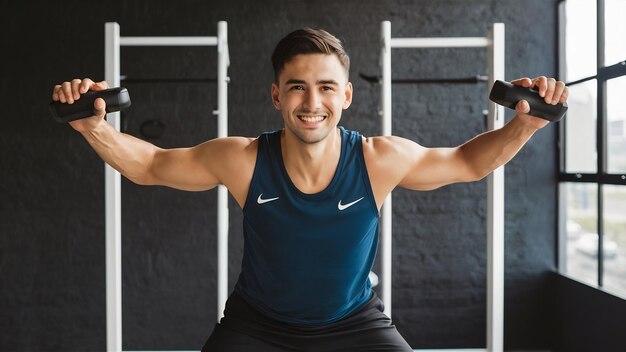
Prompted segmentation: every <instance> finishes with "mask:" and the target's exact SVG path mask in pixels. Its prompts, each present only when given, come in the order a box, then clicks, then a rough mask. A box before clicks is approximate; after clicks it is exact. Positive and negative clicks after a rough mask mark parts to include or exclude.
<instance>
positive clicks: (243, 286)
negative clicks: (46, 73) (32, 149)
mask: <svg viewBox="0 0 626 352" xmlns="http://www.w3.org/2000/svg"><path fill="white" fill-rule="evenodd" d="M272 63H273V66H274V73H275V81H274V84H272V100H273V103H274V106H275V107H276V109H277V110H279V111H281V113H282V117H283V121H284V126H285V127H284V129H282V130H280V131H276V132H272V133H264V134H262V135H261V136H260V137H258V138H243V137H228V138H221V139H214V140H210V141H208V142H205V143H203V144H200V145H198V146H195V147H192V148H181V149H169V150H165V149H161V148H158V147H156V146H154V145H152V144H150V143H147V142H145V141H142V140H139V139H137V138H134V137H132V136H130V135H126V134H123V133H119V132H117V131H115V130H114V129H113V128H112V127H111V126H110V125H109V124H108V123H106V122H105V121H104V116H105V104H104V101H103V100H101V99H99V100H96V102H95V103H94V107H95V111H96V115H95V116H92V117H89V118H86V119H83V120H77V121H73V122H71V123H70V124H71V126H72V127H73V128H74V129H76V130H77V131H79V132H80V133H81V134H82V135H83V136H84V137H85V139H86V140H87V141H88V142H89V144H90V145H91V146H92V147H93V148H94V149H95V151H96V152H97V153H98V155H100V157H102V159H103V160H104V161H105V162H107V163H108V164H109V165H111V166H113V167H114V168H115V169H117V170H118V171H119V172H121V173H122V174H123V175H124V176H126V177H127V178H129V179H130V180H131V181H133V182H135V183H137V184H141V185H163V186H169V187H173V188H177V189H182V190H188V191H201V190H208V189H211V188H213V187H215V186H217V185H218V184H224V185H225V186H226V187H227V188H228V190H229V191H230V193H231V194H232V196H233V197H234V199H235V200H236V201H237V203H238V204H239V205H240V206H241V207H242V208H243V213H244V221H243V226H244V239H245V241H244V256H243V263H242V271H241V275H240V277H239V280H238V282H237V284H236V287H235V290H234V292H233V293H232V294H231V296H230V297H229V299H228V302H227V304H226V310H225V316H224V318H223V319H222V320H221V322H220V323H218V324H216V326H215V328H214V330H213V333H212V334H211V336H210V338H209V340H208V341H207V342H206V344H205V346H204V348H203V351H229V352H233V351H291V350H307V351H333V350H345V351H411V348H410V347H409V345H408V344H407V343H406V342H405V341H404V339H403V338H402V337H401V336H400V335H399V334H398V332H397V330H396V328H395V326H394V325H392V323H391V321H390V319H389V318H388V317H386V316H385V315H384V314H383V313H382V303H381V301H380V300H379V299H378V298H377V297H376V295H375V293H374V292H373V291H372V290H371V285H370V282H369V280H368V273H369V271H370V269H371V267H372V263H373V261H374V257H375V254H376V246H377V243H378V238H377V236H378V211H379V209H380V207H381V205H382V203H383V201H384V199H385V198H386V197H387V195H388V194H389V193H390V192H391V191H392V190H393V189H394V188H395V187H398V186H399V187H404V188H408V189H413V190H432V189H435V188H438V187H441V186H444V185H447V184H451V183H455V182H471V181H477V180H480V179H482V178H484V177H485V176H487V175H488V174H489V173H491V172H492V171H493V170H494V169H495V168H497V167H499V166H500V165H503V164H505V163H506V162H508V161H509V160H510V159H511V158H512V157H513V156H514V155H515V154H516V153H517V152H518V151H519V150H520V148H521V147H522V146H523V145H524V144H525V143H526V142H527V141H528V140H529V139H530V137H531V136H532V135H533V133H535V132H536V131H537V130H538V129H540V128H542V127H544V126H545V125H547V123H548V122H547V121H545V120H543V119H540V118H536V117H533V116H529V115H528V114H527V112H528V111H530V107H529V106H528V103H527V102H526V101H520V102H519V103H518V104H517V107H516V116H515V117H514V118H513V119H512V120H511V121H509V123H507V124H506V125H505V126H504V127H503V128H501V129H499V130H495V131H491V132H487V133H484V134H481V135H479V136H477V137H475V138H473V139H472V140H470V141H468V142H467V143H465V144H463V145H461V146H458V147H456V148H424V147H422V146H420V145H418V144H416V143H414V142H412V141H410V140H407V139H403V138H399V137H367V138H366V137H363V136H361V135H360V134H358V133H357V132H352V131H347V130H345V129H343V128H341V127H338V123H339V120H340V118H341V113H342V110H345V109H347V108H348V107H349V106H350V104H351V102H352V84H351V83H350V82H349V81H348V71H349V58H348V55H347V54H346V52H345V51H344V49H343V47H342V44H341V42H340V41H339V40H338V39H337V38H335V37H334V36H332V35H331V34H329V33H327V32H325V31H323V30H313V29H304V30H297V31H295V32H292V33H290V34H289V35H287V36H286V37H285V38H283V39H282V40H281V41H280V42H279V43H278V45H277V47H276V49H275V50H274V54H273V55H272ZM513 83H514V84H516V85H520V86H524V87H536V88H537V89H538V90H539V92H540V95H541V96H542V97H544V99H545V101H546V102H547V103H550V104H556V103H558V102H561V103H564V102H565V101H566V99H567V94H568V91H567V88H566V87H565V85H564V84H563V82H557V81H555V80H554V79H551V78H546V77H538V78H535V79H529V78H521V79H518V80H515V81H513ZM105 88H107V83H106V82H99V83H94V82H93V81H92V80H90V79H84V80H77V79H76V80H73V81H71V82H64V83H63V84H61V85H57V86H55V88H54V91H53V95H52V99H53V100H55V101H56V100H59V101H61V102H64V103H65V102H67V103H70V104H71V103H73V102H74V100H77V99H79V98H80V94H83V93H85V92H87V91H88V90H89V89H92V90H101V89H105Z"/></svg>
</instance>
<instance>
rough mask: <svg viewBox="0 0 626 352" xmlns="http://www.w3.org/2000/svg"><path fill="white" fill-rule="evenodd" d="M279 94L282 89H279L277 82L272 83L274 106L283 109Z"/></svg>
mask: <svg viewBox="0 0 626 352" xmlns="http://www.w3.org/2000/svg"><path fill="white" fill-rule="evenodd" d="M279 95H280V91H279V90H278V86H277V85H276V83H272V103H273V104H274V107H275V108H276V110H280V109H282V104H281V103H280V100H279V99H278V96H279Z"/></svg>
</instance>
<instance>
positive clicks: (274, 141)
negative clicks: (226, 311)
mask: <svg viewBox="0 0 626 352" xmlns="http://www.w3.org/2000/svg"><path fill="white" fill-rule="evenodd" d="M339 131H340V134H341V156H340V158H339V163H338V165H337V170H336V171H335V175H334V177H333V179H332V181H331V182H330V184H329V185H328V186H327V187H326V189H324V190H323V191H321V192H319V193H315V194H306V193H303V192H301V191H300V190H299V189H298V188H297V187H296V186H295V185H294V184H293V183H292V182H291V179H290V178H289V176H288V174H287V170H286V169H285V165H284V164H283V159H282V153H281V144H280V136H281V132H282V131H276V132H269V133H264V134H262V135H261V136H260V137H259V138H258V154H257V159H256V166H255V168H254V174H253V177H252V181H251V183H250V189H249V191H248V195H247V198H246V202H245V204H244V209H243V215H244V219H243V226H244V227H243V234H244V253H243V260H242V267H241V274H240V276H239V280H238V282H237V284H236V286H235V290H236V292H237V293H238V294H239V295H240V296H241V297H242V298H243V299H244V300H245V301H246V302H248V303H249V304H251V305H253V306H254V307H256V308H257V309H258V310H259V311H261V312H263V313H264V314H266V315H267V316H269V317H271V318H274V319H276V320H279V321H282V322H285V323H288V324H291V325H299V326H315V325H323V324H328V323H332V322H335V321H337V320H340V319H341V318H343V317H345V316H347V315H349V314H350V313H351V312H353V311H355V310H356V309H358V308H359V307H361V306H362V305H363V304H365V303H366V302H367V301H368V300H369V298H370V296H371V283H370V281H369V279H368V275H369V272H370V270H371V268H372V264H373V262H374V258H375V256H376V248H377V245H378V209H377V207H376V201H375V199H374V195H373V193H372V187H371V185H370V181H369V176H368V174H367V169H366V167H365V159H364V156H363V146H362V137H361V135H360V134H359V133H357V132H353V131H347V130H345V129H344V128H342V127H339Z"/></svg>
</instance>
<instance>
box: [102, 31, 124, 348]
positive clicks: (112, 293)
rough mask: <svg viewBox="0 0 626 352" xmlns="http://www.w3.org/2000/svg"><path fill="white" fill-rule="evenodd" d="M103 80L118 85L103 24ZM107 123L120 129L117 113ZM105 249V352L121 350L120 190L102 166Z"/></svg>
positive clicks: (115, 57)
mask: <svg viewBox="0 0 626 352" xmlns="http://www.w3.org/2000/svg"><path fill="white" fill-rule="evenodd" d="M104 58H105V63H104V78H105V80H106V81H107V82H108V83H109V86H110V87H119V85H120V26H119V25H118V24H117V23H115V22H108V23H105V25H104ZM107 121H108V122H109V123H110V124H111V126H113V128H115V129H116V130H118V131H119V130H120V113H119V112H115V113H110V114H108V115H107ZM104 168H105V170H104V192H105V221H106V225H105V229H106V230H105V248H106V254H105V255H106V335H107V340H106V341H107V344H106V350H107V352H121V351H122V211H121V209H122V202H121V199H122V187H121V178H120V173H119V172H117V171H116V170H115V169H113V168H112V167H111V166H109V165H108V164H106V163H105V164H104Z"/></svg>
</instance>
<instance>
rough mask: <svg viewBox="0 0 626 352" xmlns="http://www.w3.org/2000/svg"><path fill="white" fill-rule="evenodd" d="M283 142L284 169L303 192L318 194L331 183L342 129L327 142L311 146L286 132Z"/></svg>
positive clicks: (282, 136)
mask: <svg viewBox="0 0 626 352" xmlns="http://www.w3.org/2000/svg"><path fill="white" fill-rule="evenodd" d="M280 142H281V149H282V157H283V163H284V165H285V169H287V173H288V174H289V178H291V181H292V182H293V183H294V185H295V186H296V187H297V188H298V189H299V190H300V191H302V192H303V193H309V194H312V193H318V192H321V191H323V190H324V189H325V188H326V187H327V186H328V185H329V184H330V182H331V181H332V179H333V176H334V175H335V171H336V170H337V165H338V164H339V158H340V156H341V135H340V132H339V129H335V132H334V133H330V134H329V135H328V136H327V137H326V138H325V139H324V140H322V141H320V142H317V143H309V144H307V143H303V142H302V141H300V140H299V139H298V138H297V137H296V136H293V135H291V134H289V132H287V131H285V130H283V133H282V134H281V139H280Z"/></svg>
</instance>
